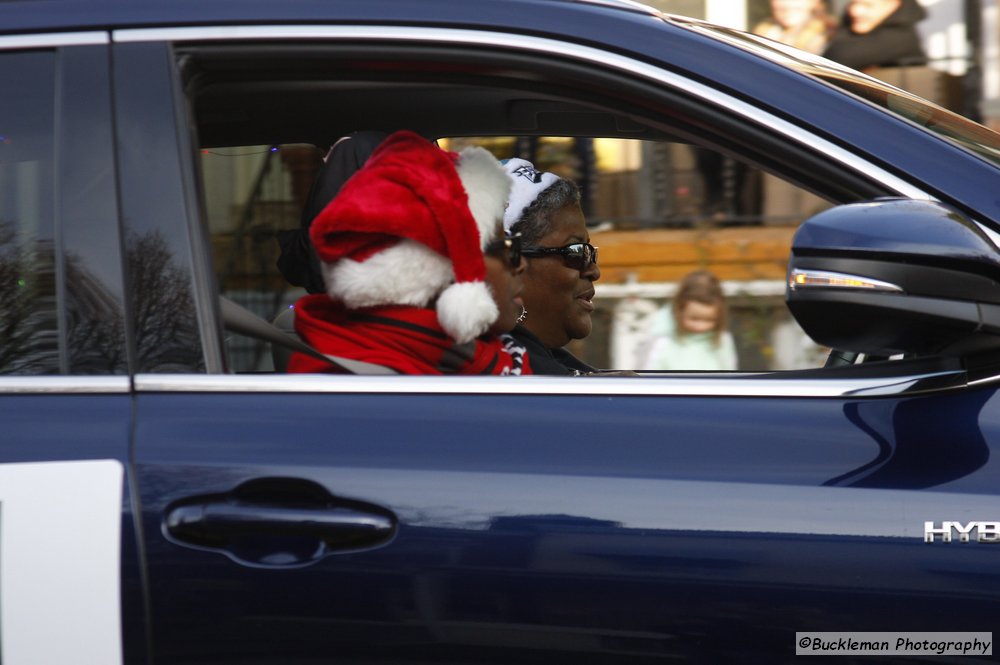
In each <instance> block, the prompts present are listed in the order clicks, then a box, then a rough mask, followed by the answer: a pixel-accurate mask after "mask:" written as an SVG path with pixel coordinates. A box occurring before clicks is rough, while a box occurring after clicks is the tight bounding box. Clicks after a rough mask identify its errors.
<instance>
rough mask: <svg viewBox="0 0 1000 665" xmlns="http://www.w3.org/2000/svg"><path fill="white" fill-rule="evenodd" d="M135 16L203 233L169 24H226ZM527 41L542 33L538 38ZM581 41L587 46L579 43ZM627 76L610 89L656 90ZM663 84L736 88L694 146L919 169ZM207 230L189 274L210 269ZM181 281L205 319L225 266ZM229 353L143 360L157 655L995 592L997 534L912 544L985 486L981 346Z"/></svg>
mask: <svg viewBox="0 0 1000 665" xmlns="http://www.w3.org/2000/svg"><path fill="white" fill-rule="evenodd" d="M275 30H276V32H275V34H274V35H273V38H274V39H281V35H282V33H281V29H280V28H276V29H275ZM387 30H388V29H387ZM442 30H443V29H442ZM443 32H444V33H446V32H447V31H443ZM140 33H141V31H135V32H132V33H130V34H128V35H127V36H124V37H123V40H122V43H121V44H117V45H116V48H120V51H118V53H120V54H121V57H120V58H117V57H116V61H118V62H121V63H122V68H121V69H120V70H118V72H119V74H120V75H121V79H120V80H119V81H118V83H119V84H120V86H121V88H122V89H125V88H130V87H132V86H134V90H136V91H139V90H144V91H145V92H144V93H142V94H138V93H136V94H134V95H133V97H132V98H133V99H134V101H135V106H133V107H129V112H130V113H135V114H136V117H137V118H138V117H141V113H142V112H144V111H143V109H147V107H150V108H151V107H154V106H157V107H159V108H161V109H162V108H166V107H169V108H170V109H171V111H170V113H169V114H168V115H169V118H168V122H165V123H164V124H163V125H161V127H162V128H163V130H164V132H167V133H168V134H169V132H176V137H171V136H169V135H167V136H163V135H161V136H157V137H147V136H143V135H142V134H141V133H139V132H135V133H132V134H129V137H130V138H131V139H132V141H131V142H130V145H129V147H128V148H127V149H128V150H136V151H139V152H144V153H147V154H151V153H156V154H157V155H158V156H157V159H158V160H162V161H160V162H158V163H160V164H162V165H163V166H164V169H167V170H168V171H169V169H173V172H174V173H178V174H180V176H179V177H178V178H176V179H173V178H172V179H171V180H170V183H169V186H170V187H172V188H176V194H177V196H178V197H179V199H178V200H183V201H186V202H187V203H186V204H185V206H182V207H178V206H177V205H176V202H175V205H174V208H173V209H172V210H173V213H175V214H177V215H180V216H182V217H185V218H186V219H187V220H188V221H189V222H190V223H191V225H192V228H194V229H197V227H198V222H199V220H198V218H197V215H198V211H197V206H196V205H194V204H193V203H192V201H196V200H197V179H196V173H195V170H194V167H193V166H192V165H193V164H195V163H196V162H195V155H194V147H193V146H192V145H191V143H192V142H191V141H189V140H188V139H189V136H188V135H187V134H186V132H187V131H190V129H189V128H187V127H186V125H185V123H187V122H194V121H193V120H192V119H191V118H189V117H188V116H187V114H186V113H187V112H186V110H185V109H184V106H183V103H182V101H183V95H182V94H181V91H182V89H183V85H182V83H181V82H182V81H185V80H186V79H184V78H183V77H181V76H180V73H178V72H171V69H170V67H171V66H172V62H173V60H172V59H171V58H172V50H171V49H172V48H177V49H178V52H180V51H182V50H183V49H181V48H179V47H177V46H173V47H168V46H167V45H165V44H162V43H160V42H158V41H156V40H158V39H166V38H177V39H178V42H183V41H185V39H191V40H193V39H197V40H200V42H199V43H204V42H205V41H210V40H211V39H212V34H211V32H210V31H209V32H204V31H203V32H198V33H197V34H195V33H191V34H190V35H189V36H188V37H185V36H184V33H183V31H181V32H177V33H175V34H173V36H171V35H170V34H169V33H163V32H158V33H157V34H156V36H155V37H154V36H149V37H144V36H143V35H142V34H140ZM418 33H419V34H418ZM219 34H220V35H222V34H224V31H223V32H220V33H219ZM442 34H443V33H442V31H436V32H435V33H434V35H435V38H436V39H443V38H444V37H448V38H450V39H454V40H458V41H461V40H462V39H469V36H468V35H460V34H447V35H444V37H442ZM356 35H357V33H356V32H355V33H351V35H348V32H347V31H344V32H342V33H341V32H337V30H336V29H331V30H330V32H329V33H327V34H326V37H325V38H326V39H329V40H330V44H329V45H333V46H336V45H337V44H338V39H354V38H356ZM233 36H234V38H235V37H239V38H244V37H245V34H244V33H238V34H237V33H233ZM507 37H509V36H505V35H499V34H497V35H490V34H488V33H482V34H478V35H477V39H476V41H475V43H476V44H480V45H481V44H483V43H489V42H490V40H495V41H497V42H500V41H503V40H504V39H506V38H507ZM310 38H311V39H316V40H320V39H323V38H324V37H323V35H322V34H320V33H319V32H317V33H316V34H312V35H311V37H310ZM408 38H409V39H412V40H413V43H410V42H407V41H406V40H407V39H408ZM220 39H221V37H220ZM381 39H384V40H400V41H403V42H406V45H407V46H414V45H415V44H416V42H419V41H420V40H429V39H430V36H429V35H427V34H424V33H422V32H420V31H417V30H414V31H412V32H407V31H406V30H400V31H396V32H394V31H393V30H388V31H387V32H386V33H385V34H384V35H383V36H382V38H381ZM445 41H447V40H445ZM470 43H471V42H470ZM375 44H376V45H382V41H380V40H376V42H375ZM522 45H523V43H522ZM251 46H252V47H253V48H251V49H250V50H253V49H254V48H261V47H262V46H263V44H253V45H251ZM244 47H245V45H244ZM471 48H480V47H471ZM531 48H533V49H535V52H534V54H533V55H535V56H536V58H538V59H541V58H543V57H545V56H548V57H551V58H556V53H555V52H554V51H553V50H546V49H555V45H554V44H552V43H544V44H543V43H541V42H537V43H534V42H533V43H532V46H531ZM563 48H566V46H565V45H563ZM580 52H581V51H579V49H577V50H576V51H575V53H576V54H579V53H580ZM366 53H367V52H366ZM126 54H127V56H126ZM411 55H412V53H411ZM147 57H148V59H147V60H145V61H143V58H147ZM386 57H387V58H391V55H390V56H386ZM571 57H576V56H575V55H573V54H571ZM580 57H581V58H582V57H583V56H580ZM607 58H608V59H609V60H611V59H613V58H612V56H611V55H608V56H607ZM179 60H181V61H183V62H184V64H185V65H188V66H192V67H193V69H195V70H197V63H193V62H192V61H191V60H185V59H183V58H179ZM400 61H403V60H400ZM143 62H145V63H146V64H145V66H143V65H142V63H143ZM405 62H406V63H407V67H411V66H412V62H413V60H405ZM582 62H586V64H588V65H590V66H592V67H596V65H595V63H594V61H593V53H591V59H590V60H586V61H585V60H581V61H580V62H577V63H574V64H576V65H580V64H581V63H582ZM503 64H506V65H510V66H512V67H513V66H514V64H513V59H512V60H511V61H509V62H508V61H503ZM632 64H633V65H635V67H636V68H639V69H642V68H643V67H645V66H646V65H643V64H642V63H638V62H635V63H632ZM152 65H155V70H154V71H156V72H157V76H156V77H155V78H150V77H149V76H143V72H148V71H149V69H150V68H151V66H152ZM400 69H403V68H402V67H401V68H400ZM407 71H409V70H407ZM175 76H176V78H174V77H175ZM630 76H631V75H630ZM630 76H628V77H626V76H622V77H621V78H619V79H617V80H616V82H617V84H618V85H619V86H620V87H616V88H615V89H614V93H615V94H616V95H619V96H620V97H621V98H626V99H628V98H639V97H640V96H641V95H640V92H642V93H644V94H648V91H649V90H650V89H651V87H652V86H653V83H651V82H650V81H649V80H643V81H642V83H641V84H639V83H636V82H635V80H634V79H632V78H631V77H630ZM656 85H659V86H662V88H661V89H664V90H665V89H667V88H670V87H671V86H675V85H679V86H685V85H686V86H687V89H686V93H690V94H691V95H695V94H700V95H703V97H701V100H700V101H699V102H697V104H695V105H693V106H691V107H688V108H685V109H684V112H685V113H686V112H687V111H689V110H690V109H692V108H695V107H696V106H697V107H698V108H700V110H701V111H702V112H703V115H701V116H698V117H701V118H710V119H712V118H713V116H712V113H716V114H718V115H720V116H722V115H726V114H728V113H730V112H732V110H733V109H734V108H735V109H737V110H738V112H739V113H744V112H745V114H746V115H745V116H744V118H743V119H744V120H745V121H747V124H746V128H745V129H742V130H741V129H740V125H739V124H738V123H734V122H724V121H718V122H719V123H720V124H718V125H714V126H711V127H709V128H708V129H705V128H704V127H702V131H703V132H704V133H705V134H706V135H709V136H710V139H711V140H709V139H705V140H706V142H709V143H712V144H716V145H718V144H720V143H723V142H724V140H730V141H731V142H730V143H729V150H731V151H733V152H737V153H740V152H741V151H745V153H746V154H748V155H751V156H752V158H753V159H755V160H758V161H759V160H761V159H762V158H761V156H760V154H761V153H763V152H766V150H765V148H764V147H762V146H765V145H766V144H767V143H768V142H777V141H778V140H779V138H780V136H781V135H782V132H784V134H783V135H784V136H785V137H786V139H788V140H789V142H792V140H793V139H794V140H796V141H802V142H807V143H809V144H810V145H811V146H812V148H811V149H810V150H811V152H810V155H811V159H812V161H811V162H807V161H802V162H795V161H790V162H789V163H786V164H785V166H784V167H783V168H785V169H788V170H789V171H791V170H794V169H795V168H797V167H800V166H802V167H806V166H807V167H809V168H812V169H815V168H822V169H826V172H828V173H836V172H837V171H838V170H839V171H842V172H843V175H842V176H841V180H840V181H837V182H834V183H833V186H834V187H843V188H848V187H850V186H859V187H861V188H862V189H864V190H865V191H869V192H873V193H879V192H881V193H886V192H891V191H893V189H894V188H896V189H895V193H897V194H905V195H919V194H921V190H920V188H919V186H918V185H917V184H914V183H913V182H912V181H908V180H905V179H902V178H900V177H898V176H897V175H895V174H894V170H893V169H885V168H883V167H882V166H881V165H880V164H879V163H877V162H875V161H874V160H871V161H870V160H867V159H865V158H864V156H863V155H858V154H855V153H852V154H850V155H846V156H845V154H844V153H843V152H841V151H842V148H840V147H838V146H837V145H834V144H833V143H831V142H828V141H827V139H826V138H825V137H824V136H822V135H821V133H820V132H818V131H815V130H813V129H810V128H803V127H801V126H798V125H793V124H792V123H789V122H788V121H787V120H786V119H784V118H783V117H781V115H780V114H772V113H771V112H770V111H769V110H768V109H767V108H765V107H764V105H763V104H761V105H756V104H750V103H748V102H746V101H745V100H739V99H736V98H732V97H729V96H728V95H726V94H724V93H721V92H717V91H716V92H711V91H709V90H707V89H706V87H705V86H703V84H702V83H700V82H698V81H694V80H688V79H684V78H683V77H681V78H680V79H677V78H674V75H673V74H669V75H668V74H666V73H664V74H663V76H662V77H661V79H659V80H658V82H657V83H656ZM154 86H155V87H154ZM630 86H635V87H630ZM587 92H588V93H594V89H588V90H587ZM603 92H604V93H605V94H610V93H608V91H607V90H604V91H603ZM579 94H581V95H582V94H583V93H579ZM594 94H596V93H594ZM149 100H154V101H149ZM140 102H142V105H140ZM651 104H652V103H651ZM344 105H345V106H347V103H346V102H345V103H344ZM653 106H655V105H653ZM198 111H199V109H198V107H197V104H194V110H193V113H195V114H197V113H198ZM365 111H366V109H360V110H355V111H354V112H355V113H359V114H360V113H363V112H365ZM367 111H370V112H375V111H376V110H375V109H367ZM648 112H649V113H650V114H652V113H654V112H655V111H648ZM122 113H123V114H124V113H125V112H124V110H123V111H122ZM678 115H684V113H678ZM872 117H873V118H875V117H878V116H875V115H873V116H872ZM676 120H677V119H676V118H670V119H669V122H675V121H676ZM712 121H713V122H715V120H712ZM124 122H125V121H124V120H122V123H124ZM135 122H138V121H135ZM664 122H665V123H666V122H667V120H664ZM699 122H702V121H699ZM704 122H706V123H708V121H704ZM696 124H697V123H696ZM762 126H763V127H770V128H771V130H769V132H762V131H760V127H762ZM692 131H693V130H692ZM901 131H902V130H901ZM763 134H768V136H764V137H763V138H761V136H762V135H763ZM120 138H121V136H120ZM152 141H157V142H163V145H164V146H166V145H168V144H169V145H170V146H172V147H170V148H169V149H167V153H168V154H167V155H164V154H163V153H162V151H161V152H157V151H155V150H152V149H149V148H147V147H145V146H149V147H150V148H151V144H150V143H149V142H152ZM757 141H763V142H764V143H763V144H762V143H755V142H757ZM826 149H829V154H827V153H824V150H826ZM824 154H827V158H826V159H825V161H824V159H823V158H822V155H824ZM168 167H169V169H168ZM775 168H777V166H775ZM983 168H984V171H983V173H984V174H985V173H992V171H990V170H989V169H988V167H986V166H985V165H984V166H983ZM127 182H128V181H127ZM857 183H863V185H857ZM129 186H131V183H129ZM136 186H139V184H138V183H136ZM925 195H926V194H925ZM128 196H129V194H127V193H126V194H123V197H124V198H125V199H128ZM928 196H929V195H928ZM136 200H138V199H136ZM199 242H204V241H203V239H199V237H198V235H197V233H195V234H194V235H193V236H192V240H191V243H192V245H193V247H194V249H193V250H192V253H193V255H194V256H195V259H194V261H193V264H194V265H193V269H194V270H195V272H196V274H197V271H198V270H199V269H200V270H202V271H203V272H209V271H208V270H206V268H205V263H204V262H203V261H204V260H205V259H206V257H205V255H204V253H205V252H206V251H207V249H206V248H205V247H204V246H202V247H201V248H200V249H198V247H199V245H198V243H199ZM199 251H200V252H202V253H203V254H202V255H201V256H200V257H199V255H198V252H199ZM199 261H202V262H201V263H199ZM199 266H200V268H199ZM191 288H192V293H193V294H194V299H195V300H196V301H198V303H196V304H195V305H194V307H195V311H196V312H198V321H201V322H203V323H202V324H201V325H202V328H201V329H200V334H201V335H202V336H203V338H208V339H212V340H213V343H217V342H218V339H217V334H213V331H212V330H211V325H208V324H211V323H212V322H213V321H214V320H215V319H214V318H213V317H214V308H215V291H214V290H213V289H214V285H213V284H211V280H205V281H203V282H198V281H197V280H195V282H193V286H192V287H191ZM202 301H203V302H202ZM221 355H222V354H221V351H220V357H219V358H218V359H211V358H210V359H209V360H207V361H206V365H205V370H206V371H204V372H199V373H191V372H176V371H170V370H169V369H168V370H166V371H161V372H158V373H150V372H146V373H141V374H139V375H138V376H137V377H136V390H137V393H138V396H137V421H136V430H135V437H136V451H135V471H136V478H137V482H138V487H139V495H140V500H141V504H142V531H143V534H144V545H145V556H146V562H147V565H148V583H149V592H150V613H151V624H152V629H153V632H152V634H153V638H152V641H153V653H154V656H155V658H156V660H157V662H159V663H182V662H193V661H210V660H219V661H239V662H245V661H250V662H260V663H266V662H274V663H277V662H281V663H288V662H316V661H324V662H325V661H332V662H337V661H343V662H380V661H381V662H387V661H388V662H427V661H442V662H508V661H510V662H541V661H552V660H567V659H570V658H574V659H579V660H583V661H600V662H619V661H621V662H644V661H657V660H666V659H676V658H685V659H690V660H702V661H705V662H718V661H729V662H758V661H766V662H774V661H778V662H781V661H783V660H791V659H792V658H793V657H794V653H795V639H796V633H798V632H809V631H829V632H844V631H850V630H865V631H889V630H898V629H899V627H900V626H906V627H907V629H908V630H925V631H930V630H935V631H949V630H950V631H958V630H970V629H975V630H979V629H983V628H981V626H982V624H983V621H984V618H985V617H988V616H991V615H993V614H995V612H996V609H997V608H996V597H997V595H996V591H997V588H996V584H995V582H994V581H992V579H985V580H984V579H983V578H982V577H981V576H979V575H978V574H977V571H982V570H988V569H989V564H990V559H989V557H990V555H991V554H990V552H989V550H988V549H987V548H985V547H977V546H971V547H961V548H959V547H952V548H950V549H946V548H942V547H936V546H930V545H928V544H927V543H925V542H924V523H925V521H934V522H938V523H940V522H941V521H943V520H950V519H953V516H955V515H965V516H973V515H974V516H979V515H985V516H988V515H992V514H993V513H994V512H995V511H996V510H997V508H998V501H997V499H996V496H995V489H994V488H995V486H996V482H995V481H996V476H997V470H996V466H995V464H992V463H991V454H990V453H991V451H992V446H994V445H996V441H997V438H996V437H997V431H996V427H997V422H996V408H997V405H996V400H997V398H996V395H995V388H993V387H992V385H991V383H990V382H989V379H990V376H991V374H990V373H989V369H988V366H983V367H980V368H979V369H976V370H975V371H976V372H981V373H980V374H973V375H970V366H969V365H968V364H963V363H962V362H960V361H945V360H941V361H938V360H932V361H930V362H927V361H924V360H918V361H916V362H911V361H902V362H900V363H898V364H895V365H892V366H891V367H889V368H888V369H884V370H883V371H882V372H877V371H876V372H872V371H869V370H868V369H867V368H861V369H858V370H851V371H846V372H841V373H824V372H822V371H820V372H805V373H799V374H786V375H781V374H770V373H766V374H753V375H687V376H670V375H655V376H642V377H604V378H599V377H586V378H552V377H531V378H528V377H525V378H523V379H518V380H511V379H506V380H504V379H494V378H478V377H476V378H460V377H447V378H439V377H402V376H400V377H388V378H387V377H367V376H289V375H270V374H255V373H241V374H229V373H225V372H223V371H222V369H223V368H222V362H223V359H222V357H221ZM977 381H978V383H976V382H977ZM957 598H961V599H962V602H961V604H959V603H956V602H955V600H956V599H957Z"/></svg>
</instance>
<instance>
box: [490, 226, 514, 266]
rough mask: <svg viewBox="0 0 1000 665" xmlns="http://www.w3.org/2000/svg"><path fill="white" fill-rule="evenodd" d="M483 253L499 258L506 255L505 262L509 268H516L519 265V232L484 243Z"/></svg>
mask: <svg viewBox="0 0 1000 665" xmlns="http://www.w3.org/2000/svg"><path fill="white" fill-rule="evenodd" d="M483 254H486V255H487V256H492V257H494V258H498V259H501V260H502V259H503V258H504V257H505V256H506V258H507V264H508V265H509V266H510V267H511V268H517V267H518V266H519V265H521V254H522V251H521V234H520V233H515V234H514V235H512V236H503V237H502V238H497V239H496V240H493V241H491V242H490V243H489V244H488V245H486V249H484V250H483Z"/></svg>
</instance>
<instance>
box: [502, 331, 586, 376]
mask: <svg viewBox="0 0 1000 665" xmlns="http://www.w3.org/2000/svg"><path fill="white" fill-rule="evenodd" d="M510 334H511V336H512V337H514V339H516V340H517V341H519V342H520V343H521V344H522V345H523V346H524V348H526V349H527V350H528V362H529V363H531V371H532V373H534V374H551V375H553V376H573V375H576V374H586V373H587V372H594V371H596V370H595V368H593V367H591V366H590V365H588V364H587V363H585V362H583V361H582V360H580V359H579V358H577V357H576V356H574V355H573V354H572V353H570V352H569V351H567V350H566V349H550V348H548V347H547V346H545V345H544V344H542V340H540V339H538V338H537V337H535V334H534V333H532V332H531V331H529V330H528V329H527V328H524V327H522V326H517V327H516V328H514V329H513V330H512V331H511V332H510Z"/></svg>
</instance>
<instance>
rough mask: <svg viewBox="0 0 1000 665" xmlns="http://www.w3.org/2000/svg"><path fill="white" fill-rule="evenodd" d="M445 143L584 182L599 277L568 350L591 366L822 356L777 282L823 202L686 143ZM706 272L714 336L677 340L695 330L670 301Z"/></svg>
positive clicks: (676, 366)
mask: <svg viewBox="0 0 1000 665" xmlns="http://www.w3.org/2000/svg"><path fill="white" fill-rule="evenodd" d="M443 144H444V145H445V146H446V147H448V148H450V149H453V150H459V149H461V148H462V147H464V146H466V145H470V144H477V145H482V146H484V147H486V148H488V149H489V150H491V151H492V152H493V153H494V154H495V155H496V156H497V157H498V158H501V159H506V158H510V157H521V158H524V159H528V160H530V161H532V162H533V163H534V164H535V166H536V167H537V168H539V169H540V170H543V171H551V172H554V173H558V174H559V175H562V176H564V177H567V178H570V179H572V180H574V181H575V182H577V183H578V184H579V185H580V187H581V197H582V204H583V209H584V214H585V216H586V219H587V222H588V226H589V227H590V234H591V242H592V244H594V245H596V246H597V247H598V254H599V258H600V261H599V264H600V268H601V279H600V280H599V281H598V282H597V283H596V285H595V286H596V291H597V296H596V298H595V303H596V304H597V310H596V311H595V312H594V316H593V321H594V328H593V332H592V333H591V334H590V335H589V336H588V337H587V338H586V339H583V340H575V341H573V342H571V343H570V347H569V348H570V349H571V350H572V351H574V353H576V354H577V355H578V356H579V357H581V358H583V359H585V360H586V361H588V362H589V363H590V364H592V365H594V366H597V367H609V368H618V369H637V368H644V369H649V370H699V369H733V370H750V371H756V370H788V369H807V368H811V367H819V366H821V365H822V364H823V361H824V360H825V357H826V354H827V353H828V352H829V349H825V348H822V347H819V346H818V345H816V344H815V343H813V342H812V341H811V340H810V339H809V338H808V337H807V336H806V335H805V333H803V332H802V330H801V329H800V328H799V326H798V325H797V324H796V323H795V322H794V321H793V320H792V319H791V317H790V315H789V314H788V311H787V308H786V307H785V303H784V280H785V272H786V269H787V262H788V256H789V253H790V249H791V240H792V235H793V234H794V232H795V229H796V228H797V226H798V224H799V223H801V222H802V221H804V220H805V219H806V218H808V217H809V216H811V215H813V214H815V213H817V212H819V211H820V210H823V209H825V208H827V207H829V206H830V205H831V204H830V203H829V202H828V201H826V200H825V199H821V198H819V197H817V196H815V195H813V194H811V193H809V192H807V191H805V190H803V189H801V188H799V187H797V186H795V185H792V184H790V183H788V182H786V181H784V180H782V179H780V178H778V177H776V176H773V175H771V174H769V173H765V172H763V171H761V170H759V169H757V168H755V167H753V166H750V165H748V164H745V163H744V162H742V161H739V160H737V159H734V158H732V157H729V156H727V155H723V154H721V153H718V152H716V151H714V150H710V149H707V148H702V147H698V146H694V145H690V144H685V143H670V142H657V141H639V140H629V139H611V138H593V139H589V138H580V137H576V138H568V137H520V138H517V137H505V138H497V137H489V138H457V139H451V140H449V141H445V142H443ZM704 271H707V272H709V273H711V274H712V275H714V276H715V277H716V278H717V279H718V281H719V286H720V288H721V290H722V295H723V298H724V302H723V303H722V304H721V305H720V307H718V308H715V311H714V312H713V311H707V312H704V314H706V315H707V317H708V319H711V320H712V321H715V322H716V327H715V328H714V329H713V330H717V331H718V333H719V334H711V335H698V334H690V333H688V334H687V336H686V337H685V332H684V329H685V328H686V327H694V328H697V324H695V325H694V326H692V325H691V324H690V320H689V318H686V317H685V316H684V312H683V311H679V310H678V311H675V308H674V307H673V305H674V303H675V302H676V298H677V294H678V289H679V288H680V287H681V285H682V283H690V284H694V283H695V282H697V281H698V280H699V279H701V278H699V277H690V278H688V281H687V282H684V280H685V277H688V276H689V275H692V273H700V272H704ZM689 288H695V287H694V286H692V287H689ZM686 300H687V298H685V301H686ZM682 309H687V308H686V307H685V308H682ZM679 330H680V331H681V332H680V333H679V332H678V331H679ZM678 340H679V341H678ZM727 346H728V350H727Z"/></svg>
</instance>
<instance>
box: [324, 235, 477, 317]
mask: <svg viewBox="0 0 1000 665" xmlns="http://www.w3.org/2000/svg"><path fill="white" fill-rule="evenodd" d="M322 267H323V276H324V278H325V281H326V291H327V294H329V296H330V297H331V298H333V299H334V300H340V301H342V302H343V303H344V305H346V306H347V308H348V309H358V308H361V307H377V306H379V305H413V306H414V307H427V306H428V305H430V303H431V301H433V300H434V297H435V296H436V295H437V294H438V293H440V292H441V289H443V288H445V287H446V286H447V285H448V284H450V283H451V282H453V281H454V280H455V275H454V272H453V271H452V267H451V262H450V261H449V260H448V259H446V258H445V257H443V256H441V255H440V254H438V253H437V252H435V251H434V250H432V249H431V248H429V247H427V246H426V245H423V244H421V243H419V242H416V241H414V240H401V241H400V242H399V243H397V244H395V245H393V246H392V247H389V248H387V249H384V250H382V251H381V252H379V253H378V254H375V255H373V256H370V257H368V258H367V259H366V260H364V261H355V260H353V259H346V258H345V259H341V260H339V261H337V262H336V263H333V264H328V263H324V264H323V266H322ZM490 302H492V300H491V301H490Z"/></svg>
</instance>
